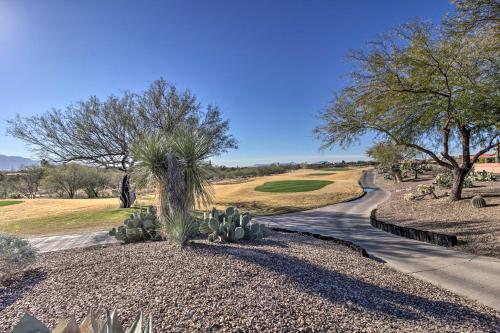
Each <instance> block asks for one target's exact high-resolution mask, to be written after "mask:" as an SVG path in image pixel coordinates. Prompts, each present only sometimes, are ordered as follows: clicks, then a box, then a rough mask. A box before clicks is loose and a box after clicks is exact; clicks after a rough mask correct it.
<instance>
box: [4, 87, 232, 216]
mask: <svg viewBox="0 0 500 333" xmlns="http://www.w3.org/2000/svg"><path fill="white" fill-rule="evenodd" d="M179 128H186V129H189V130H191V131H194V130H199V131H203V132H204V133H205V134H206V135H208V136H210V137H211V138H212V140H211V141H212V143H213V146H212V151H213V152H214V153H215V154H219V153H221V152H224V151H225V150H227V149H229V148H236V147H237V144H236V141H235V140H234V138H233V137H232V136H231V135H230V134H229V122H228V121H227V120H224V119H222V116H221V113H220V110H219V109H218V108H217V107H214V106H208V107H207V108H206V110H203V109H202V107H201V105H200V104H199V103H198V102H197V100H196V97H195V96H194V95H193V94H192V93H191V92H189V91H185V92H177V90H176V89H175V87H174V86H172V85H170V84H168V83H167V82H166V81H165V80H163V79H160V80H157V81H154V82H153V83H152V84H151V85H150V86H149V87H148V89H147V90H146V91H144V92H142V93H140V94H133V93H124V94H123V95H122V96H120V97H116V96H111V97H109V98H107V99H106V100H105V101H101V100H100V99H98V98H97V97H91V98H90V99H88V100H87V101H82V102H79V103H76V104H74V105H71V106H68V107H67V108H65V109H62V110H61V109H53V110H49V111H47V112H46V113H44V114H42V115H40V116H31V117H26V118H22V117H19V116H18V117H17V118H15V119H13V120H10V121H9V128H8V133H9V134H11V135H12V136H14V137H16V138H19V139H21V140H23V141H25V142H26V143H28V144H29V145H30V146H31V148H33V150H34V152H35V154H36V155H37V156H39V157H41V158H45V159H47V160H50V161H54V162H73V161H80V162H83V163H86V164H90V165H96V166H101V167H104V168H116V169H118V170H120V171H122V172H123V173H124V175H123V179H122V182H121V195H120V199H121V202H122V204H121V206H122V207H130V205H131V204H132V201H133V198H134V196H133V194H131V191H130V170H131V168H132V167H133V165H134V162H135V161H134V159H133V157H132V156H131V148H132V146H133V145H134V143H135V142H136V141H138V140H141V139H143V138H144V137H145V136H147V135H150V134H153V133H158V132H159V131H162V132H163V133H169V132H173V131H174V129H179Z"/></svg>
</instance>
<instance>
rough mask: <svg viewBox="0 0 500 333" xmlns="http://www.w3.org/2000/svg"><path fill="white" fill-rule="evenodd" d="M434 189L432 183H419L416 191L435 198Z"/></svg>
mask: <svg viewBox="0 0 500 333" xmlns="http://www.w3.org/2000/svg"><path fill="white" fill-rule="evenodd" d="M435 191H436V188H435V187H434V185H426V184H420V185H418V186H417V192H418V194H420V195H421V196H426V195H430V196H431V197H433V198H434V199H436V197H437V196H436V193H435Z"/></svg>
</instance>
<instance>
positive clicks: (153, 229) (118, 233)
mask: <svg viewBox="0 0 500 333" xmlns="http://www.w3.org/2000/svg"><path fill="white" fill-rule="evenodd" d="M160 232H161V230H160V223H159V222H158V219H157V217H156V210H155V209H154V207H148V208H141V210H140V211H137V212H134V213H132V214H131V215H130V217H129V218H128V219H126V220H125V221H124V222H123V225H121V226H119V227H118V228H113V229H111V230H110V232H109V235H110V236H115V237H116V239H118V240H119V241H121V242H123V243H135V242H142V241H145V240H160V239H161V233H160Z"/></svg>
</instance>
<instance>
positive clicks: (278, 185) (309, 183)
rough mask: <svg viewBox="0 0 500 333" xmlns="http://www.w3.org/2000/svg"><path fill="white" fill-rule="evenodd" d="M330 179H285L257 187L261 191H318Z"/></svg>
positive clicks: (327, 183)
mask: <svg viewBox="0 0 500 333" xmlns="http://www.w3.org/2000/svg"><path fill="white" fill-rule="evenodd" d="M332 183H333V182H332V181H330V180H283V181H275V182H267V183H264V184H262V185H260V186H257V187H256V188H255V190H256V191H259V192H274V193H293V192H309V191H316V190H319V189H320V188H323V187H325V186H326V185H330V184H332Z"/></svg>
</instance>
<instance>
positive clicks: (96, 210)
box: [0, 169, 362, 236]
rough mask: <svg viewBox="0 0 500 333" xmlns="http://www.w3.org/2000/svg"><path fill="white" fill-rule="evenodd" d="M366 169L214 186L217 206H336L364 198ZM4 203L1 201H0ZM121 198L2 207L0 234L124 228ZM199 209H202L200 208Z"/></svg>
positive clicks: (143, 198)
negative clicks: (285, 186)
mask: <svg viewBox="0 0 500 333" xmlns="http://www.w3.org/2000/svg"><path fill="white" fill-rule="evenodd" d="M361 172H362V169H352V170H347V171H341V172H337V173H335V174H331V173H327V172H325V175H324V176H323V175H319V176H318V175H317V174H318V171H317V170H297V171H295V172H291V173H286V174H280V175H273V176H267V177H258V178H254V179H251V180H247V181H245V182H240V183H237V184H224V185H221V184H216V185H214V189H215V200H214V206H216V207H217V208H219V209H223V208H225V207H227V206H231V205H235V206H237V207H239V208H241V209H242V210H248V211H250V212H251V213H252V214H254V215H265V214H279V213H286V212H293V211H300V210H306V209H311V208H315V207H320V206H325V205H329V204H333V203H336V202H339V201H343V200H346V199H349V198H352V197H354V196H357V195H359V194H361V192H362V190H361V188H360V187H359V185H358V179H359V177H360V176H361ZM299 179H306V180H316V179H317V180H330V181H333V184H330V185H328V186H325V187H323V188H322V189H320V190H317V191H311V192H298V193H265V192H257V191H255V190H254V189H255V187H257V186H259V185H262V184H264V183H265V182H268V181H280V180H299ZM0 202H1V201H0ZM153 204H155V199H154V196H151V195H148V194H144V195H139V198H138V200H137V202H136V205H137V206H144V205H153ZM118 207H119V200H118V199H117V198H105V199H30V200H25V201H24V202H22V203H19V204H16V205H12V206H4V207H0V213H1V214H0V232H5V233H13V234H18V235H26V236H35V235H55V234H67V233H80V232H86V231H94V230H105V229H109V228H111V227H112V226H115V225H117V224H120V223H121V221H123V219H124V218H125V217H126V216H127V214H128V213H129V211H128V210H120V209H118ZM200 209H201V208H200Z"/></svg>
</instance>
